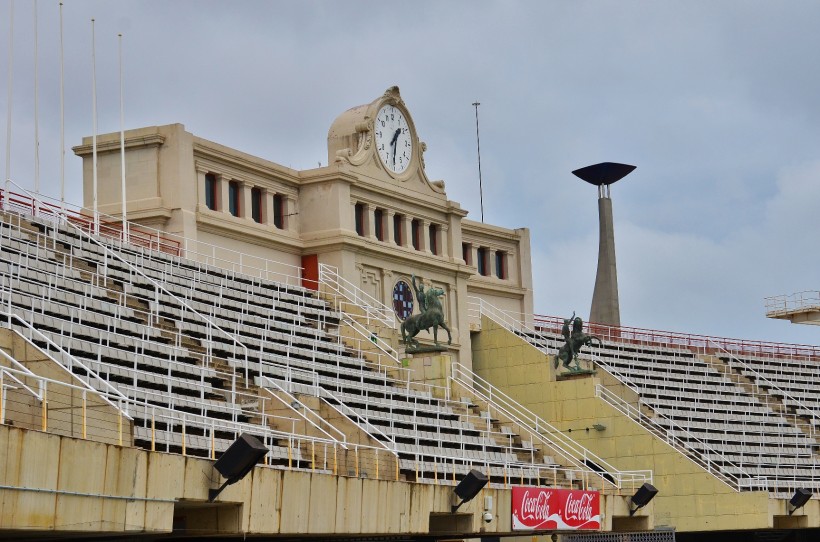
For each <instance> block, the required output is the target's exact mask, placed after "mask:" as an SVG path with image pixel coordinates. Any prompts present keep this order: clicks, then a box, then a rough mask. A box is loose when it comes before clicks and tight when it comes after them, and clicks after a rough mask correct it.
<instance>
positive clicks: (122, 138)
mask: <svg viewBox="0 0 820 542" xmlns="http://www.w3.org/2000/svg"><path fill="white" fill-rule="evenodd" d="M117 36H118V38H119V45H120V47H119V49H120V169H121V173H122V234H123V241H125V242H126V243H127V242H128V219H127V218H126V215H125V201H126V198H125V112H124V111H125V109H124V106H123V85H122V34H118V35H117Z"/></svg>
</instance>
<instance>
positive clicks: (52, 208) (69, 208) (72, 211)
mask: <svg viewBox="0 0 820 542" xmlns="http://www.w3.org/2000/svg"><path fill="white" fill-rule="evenodd" d="M9 182H10V183H11V184H13V185H14V186H16V187H17V188H18V189H19V190H20V191H22V192H23V193H24V194H25V197H26V198H27V199H28V201H26V202H15V201H13V199H12V198H11V197H9V196H11V195H13V194H8V195H6V194H4V196H5V197H4V198H3V203H4V205H5V207H6V209H7V210H8V209H11V208H13V209H14V210H16V211H17V212H20V213H22V214H26V215H30V216H32V217H36V218H40V219H47V220H52V221H56V222H57V223H58V224H67V223H70V222H72V221H80V222H84V223H90V222H91V221H93V217H92V216H89V215H87V214H84V212H87V211H88V209H87V208H85V207H81V206H76V205H72V204H69V203H66V202H60V201H57V200H55V199H53V198H49V197H47V196H43V195H42V194H35V193H33V192H31V191H29V190H28V189H26V188H24V187H22V186H20V185H19V184H18V183H16V182H15V181H12V180H10V181H9ZM97 216H98V217H99V219H100V220H101V221H104V222H105V226H106V227H105V228H103V229H102V230H100V228H99V226H97V227H96V228H95V229H97V230H100V235H103V236H104V237H106V238H108V239H111V240H114V239H116V240H118V241H120V242H122V243H123V244H124V245H127V246H129V247H131V248H133V249H142V250H149V251H158V252H164V254H165V256H166V257H168V256H171V253H174V252H175V253H176V256H185V257H186V258H188V259H189V260H191V261H196V262H200V263H203V264H205V265H211V264H210V263H209V262H214V264H213V265H216V266H217V267H219V268H220V269H230V270H232V271H234V272H238V273H241V274H244V275H248V276H258V277H260V278H265V279H267V280H275V281H279V282H284V283H285V284H288V285H291V286H294V287H297V288H300V287H301V281H302V278H301V276H302V267H301V266H298V265H293V264H288V263H285V262H278V261H276V260H270V259H267V258H262V257H260V256H255V255H252V254H245V253H243V252H239V251H237V250H233V249H230V248H227V247H221V246H217V245H213V244H211V243H206V242H204V241H199V240H197V239H191V238H188V237H183V236H181V235H179V234H176V233H171V232H166V231H162V230H158V229H156V228H151V227H149V226H144V225H142V224H138V223H136V222H132V221H126V222H125V223H124V224H123V222H122V218H120V217H116V216H110V215H106V214H103V213H100V212H99V211H98V212H97ZM92 231H93V230H92ZM138 233H141V234H147V236H148V237H149V239H148V240H147V241H145V242H143V243H142V244H140V243H139V242H138V241H139V240H140V237H139V235H137V234H138ZM126 239H128V241H126ZM146 244H147V246H146ZM174 246H175V247H180V249H179V250H176V251H175V250H171V249H172V248H173V247H174ZM200 247H201V248H200ZM180 252H181V254H180ZM218 253H223V254H228V255H231V258H220V257H218V256H217V254H218ZM194 256H196V257H194ZM200 258H201V259H200ZM248 260H251V261H254V262H259V263H260V264H262V267H259V266H255V265H251V264H249V263H246V262H247V261H248ZM274 268H283V269H290V270H291V271H290V272H291V273H293V274H290V273H283V272H281V271H274V270H272V269H274Z"/></svg>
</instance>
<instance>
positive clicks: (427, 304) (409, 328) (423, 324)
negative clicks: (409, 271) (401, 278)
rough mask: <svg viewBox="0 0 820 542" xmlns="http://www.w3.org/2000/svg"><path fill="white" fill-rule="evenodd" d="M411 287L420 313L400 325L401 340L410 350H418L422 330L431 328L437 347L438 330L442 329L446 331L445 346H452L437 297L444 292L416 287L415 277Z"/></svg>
mask: <svg viewBox="0 0 820 542" xmlns="http://www.w3.org/2000/svg"><path fill="white" fill-rule="evenodd" d="M413 287H414V288H415V290H416V297H417V298H418V302H419V308H420V310H421V312H420V313H419V314H414V315H412V316H409V317H408V318H407V319H406V320H405V321H404V322H402V323H401V339H402V341H403V342H404V344H406V345H407V346H409V347H410V348H418V347H419V342H418V340H416V338H415V337H416V335H418V334H419V333H420V332H421V331H422V330H429V329H430V328H431V327H432V328H433V342H434V343H435V345H436V346H438V345H439V344H438V328H439V327H443V328H444V330H445V331H447V344H452V342H453V336H452V334H451V333H450V328H449V327H447V324H445V323H444V310H443V309H442V307H441V301H440V300H439V297H442V296H443V295H444V290H442V289H441V288H427V290H426V291H425V290H424V287H423V286H421V287H419V286H417V285H416V276H415V275H413Z"/></svg>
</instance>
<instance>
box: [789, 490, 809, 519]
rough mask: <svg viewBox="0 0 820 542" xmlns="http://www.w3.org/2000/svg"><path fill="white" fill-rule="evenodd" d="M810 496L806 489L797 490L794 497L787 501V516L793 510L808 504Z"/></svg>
mask: <svg viewBox="0 0 820 542" xmlns="http://www.w3.org/2000/svg"><path fill="white" fill-rule="evenodd" d="M811 495H812V493H811V491H809V490H808V489H802V488H798V490H797V491H795V493H794V496H792V498H791V500H790V501H789V515H792V513H793V512H794V511H795V510H797V509H798V508H800V507H802V506H803V505H805V504H806V503H807V502H809V499H811Z"/></svg>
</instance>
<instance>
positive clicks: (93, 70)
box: [91, 19, 100, 235]
mask: <svg viewBox="0 0 820 542" xmlns="http://www.w3.org/2000/svg"><path fill="white" fill-rule="evenodd" d="M91 79H92V84H91V102H92V117H93V124H94V130H93V133H92V136H91V155H92V168H93V170H94V171H93V178H94V189H93V198H94V201H93V209H94V234H95V235H99V233H100V212H99V211H98V210H97V56H96V41H95V38H94V19H91Z"/></svg>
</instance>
